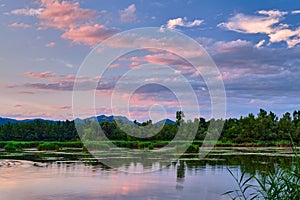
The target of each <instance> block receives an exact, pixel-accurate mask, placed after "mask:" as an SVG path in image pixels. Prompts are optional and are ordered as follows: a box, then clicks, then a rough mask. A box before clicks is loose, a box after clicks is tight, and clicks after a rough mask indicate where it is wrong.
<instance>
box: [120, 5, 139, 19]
mask: <svg viewBox="0 0 300 200" xmlns="http://www.w3.org/2000/svg"><path fill="white" fill-rule="evenodd" d="M135 11H136V7H135V5H134V4H131V5H130V6H128V7H127V8H125V9H124V10H121V11H120V20H121V21H122V22H131V21H135V20H136V15H135Z"/></svg>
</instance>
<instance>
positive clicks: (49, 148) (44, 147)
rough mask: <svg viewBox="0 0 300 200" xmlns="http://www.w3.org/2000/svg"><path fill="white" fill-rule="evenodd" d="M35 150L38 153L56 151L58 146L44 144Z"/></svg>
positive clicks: (49, 143) (48, 143)
mask: <svg viewBox="0 0 300 200" xmlns="http://www.w3.org/2000/svg"><path fill="white" fill-rule="evenodd" d="M37 150H38V151H58V150H59V146H58V145H57V144H55V143H51V142H45V143H42V144H39V145H38V147H37Z"/></svg>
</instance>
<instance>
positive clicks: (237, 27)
mask: <svg viewBox="0 0 300 200" xmlns="http://www.w3.org/2000/svg"><path fill="white" fill-rule="evenodd" d="M279 21H280V19H279V17H277V16H276V17H270V16H250V15H244V14H242V13H239V14H236V15H235V16H234V17H232V18H230V19H229V22H227V23H221V24H219V25H218V26H219V27H224V28H226V29H228V30H231V31H236V32H239V33H265V34H270V33H271V32H273V28H272V26H273V25H274V24H277V23H278V22H279Z"/></svg>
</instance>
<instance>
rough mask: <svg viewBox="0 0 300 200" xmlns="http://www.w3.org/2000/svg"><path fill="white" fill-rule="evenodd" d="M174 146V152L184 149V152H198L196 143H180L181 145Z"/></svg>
mask: <svg viewBox="0 0 300 200" xmlns="http://www.w3.org/2000/svg"><path fill="white" fill-rule="evenodd" d="M174 148H175V151H176V152H183V151H185V152H186V153H199V146H198V145H188V144H181V145H176V146H175V147H174Z"/></svg>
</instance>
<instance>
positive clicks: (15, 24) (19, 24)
mask: <svg viewBox="0 0 300 200" xmlns="http://www.w3.org/2000/svg"><path fill="white" fill-rule="evenodd" d="M8 26H9V27H12V28H30V27H31V26H30V25H29V24H25V23H18V22H15V23H12V24H9V25H8Z"/></svg>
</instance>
